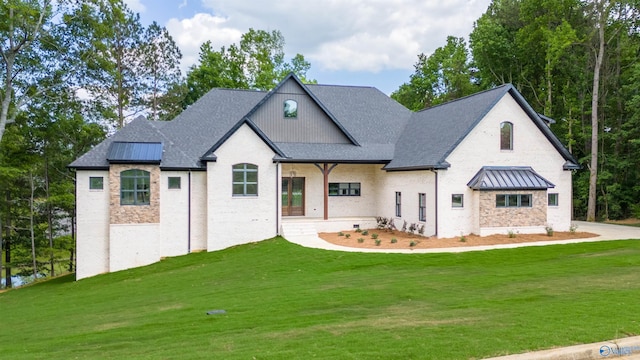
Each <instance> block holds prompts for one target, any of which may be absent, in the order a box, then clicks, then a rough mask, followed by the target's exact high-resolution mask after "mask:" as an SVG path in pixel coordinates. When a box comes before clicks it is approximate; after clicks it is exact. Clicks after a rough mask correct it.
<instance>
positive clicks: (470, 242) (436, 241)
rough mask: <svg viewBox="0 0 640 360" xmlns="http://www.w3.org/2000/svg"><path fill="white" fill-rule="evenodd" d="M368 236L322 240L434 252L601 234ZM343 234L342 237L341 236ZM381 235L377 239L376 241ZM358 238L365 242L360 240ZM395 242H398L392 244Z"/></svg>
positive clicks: (338, 235)
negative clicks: (454, 248)
mask: <svg viewBox="0 0 640 360" xmlns="http://www.w3.org/2000/svg"><path fill="white" fill-rule="evenodd" d="M367 231H368V234H367V235H363V233H364V230H363V232H360V233H358V232H356V231H343V232H341V233H320V234H318V235H319V236H320V238H322V239H324V240H325V241H328V242H330V243H332V244H336V245H341V246H347V247H352V248H371V249H431V248H447V247H460V246H480V245H497V244H515V243H526V242H536V241H549V242H553V241H558V240H567V239H584V238H590V237H596V236H598V235H597V234H592V233H588V232H553V235H552V236H548V235H547V234H546V233H545V234H518V233H514V234H513V235H512V237H509V235H506V234H505V235H490V236H477V235H466V236H461V237H456V238H436V237H424V236H421V235H418V234H410V233H406V232H402V231H398V230H393V231H388V230H377V229H368V230H367ZM341 234H342V235H341ZM374 234H377V240H379V242H376V239H374ZM358 239H363V240H362V241H358ZM392 239H395V241H392Z"/></svg>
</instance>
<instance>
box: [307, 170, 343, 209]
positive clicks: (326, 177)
mask: <svg viewBox="0 0 640 360" xmlns="http://www.w3.org/2000/svg"><path fill="white" fill-rule="evenodd" d="M313 165H315V166H316V167H317V168H318V169H319V170H320V172H322V176H323V178H324V219H325V220H329V173H331V170H333V169H334V168H335V167H336V166H338V164H333V165H331V167H329V164H327V163H324V164H323V166H322V167H321V166H320V165H318V164H313Z"/></svg>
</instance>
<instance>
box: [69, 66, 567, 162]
mask: <svg viewBox="0 0 640 360" xmlns="http://www.w3.org/2000/svg"><path fill="white" fill-rule="evenodd" d="M287 81H294V82H296V83H297V84H298V85H299V86H300V88H301V89H303V91H304V92H305V94H306V95H308V96H309V97H310V99H311V100H312V101H313V102H315V103H316V104H317V105H318V106H319V107H320V109H321V110H322V111H323V112H324V113H325V114H326V116H327V118H328V119H329V120H330V121H331V122H332V123H333V124H334V125H335V126H336V127H337V128H338V129H339V130H340V131H341V132H342V133H343V134H344V135H345V136H346V138H347V139H348V141H349V142H350V143H344V144H341V143H338V144H324V143H291V142H274V141H272V140H271V139H269V137H268V136H267V135H265V133H264V132H263V131H262V130H261V129H260V128H259V126H257V125H256V122H255V121H253V120H252V116H254V115H255V113H256V111H257V109H259V108H260V107H261V106H263V105H264V104H266V103H267V102H268V100H269V99H270V98H271V97H272V96H274V94H276V93H277V91H278V89H281V88H282V86H283V84H284V83H285V82H287ZM507 93H510V94H511V95H513V97H514V98H515V99H516V101H517V102H518V104H520V106H521V107H522V108H523V109H524V110H525V112H526V113H527V114H528V115H529V117H531V119H532V120H533V121H534V123H536V125H537V126H538V128H539V129H540V130H541V131H542V133H543V134H544V135H545V136H546V137H547V138H548V139H549V141H550V142H551V143H552V144H553V145H554V146H555V148H556V149H557V150H558V151H559V152H560V153H561V154H562V156H564V158H565V159H566V160H567V162H566V164H565V169H575V168H579V166H578V165H577V162H576V160H575V159H574V158H573V156H571V154H570V153H569V152H568V151H567V150H566V148H564V146H563V145H562V144H561V143H560V141H559V140H558V139H557V138H556V137H555V135H553V133H552V132H551V130H550V129H549V127H548V126H547V125H546V124H545V122H544V121H543V120H542V119H541V117H540V116H539V115H538V114H536V113H535V112H534V111H533V109H531V107H530V106H529V105H528V104H527V103H526V101H524V99H523V98H522V96H521V95H520V94H519V93H518V92H517V91H516V90H515V89H514V88H513V86H511V85H503V86H500V87H497V88H495V89H492V90H488V91H484V92H481V93H478V94H475V95H471V96H468V97H465V98H462V99H458V100H454V101H452V102H449V103H446V104H442V105H439V106H435V107H433V108H430V109H426V110H423V111H420V112H417V113H413V112H411V111H410V110H408V109H407V108H405V107H404V106H402V105H400V104H399V103H397V102H396V101H395V100H393V99H391V98H390V97H388V96H387V95H385V94H384V93H382V92H381V91H379V90H378V89H375V88H373V87H362V86H335V85H316V84H303V83H302V82H301V81H300V80H299V79H298V78H297V77H296V76H295V75H292V74H291V75H289V76H287V78H286V79H285V80H283V81H282V82H281V83H280V84H279V85H278V87H276V88H275V89H274V90H272V91H271V92H264V91H254V90H234V89H213V90H211V91H209V92H208V93H207V94H205V95H204V96H203V97H202V98H200V99H199V100H198V101H197V102H195V103H194V104H192V105H191V106H189V107H188V108H187V109H186V110H184V111H183V112H182V113H181V114H180V115H178V116H177V117H176V118H175V119H174V120H172V121H169V122H154V121H147V120H145V119H143V118H137V119H135V120H134V121H132V122H131V123H130V124H128V125H127V126H125V127H124V128H122V129H120V130H119V131H118V132H117V133H116V134H114V135H113V136H111V137H110V138H108V139H106V140H105V141H103V142H102V143H100V144H99V145H97V146H96V147H94V148H93V149H92V150H91V151H89V152H88V153H86V154H84V155H83V156H81V157H80V158H78V159H77V160H76V161H74V162H73V163H71V164H70V165H69V166H70V167H72V168H78V169H108V167H109V162H108V160H107V159H108V158H109V156H108V152H109V149H110V147H111V144H112V143H114V142H120V143H160V144H162V150H163V152H162V157H161V160H160V167H161V168H163V169H190V170H203V169H205V166H204V162H206V161H216V157H215V150H216V149H218V148H219V147H220V146H221V145H222V144H223V143H224V142H225V141H226V140H228V139H229V137H230V136H232V134H233V133H235V131H237V130H238V129H239V128H240V127H241V126H242V125H245V124H246V125H248V126H249V127H250V128H251V129H252V130H253V131H254V132H255V133H256V135H258V136H259V137H260V138H261V139H262V140H263V141H264V142H265V143H266V144H267V145H268V146H269V147H270V148H271V149H272V150H273V152H274V153H275V154H276V155H275V157H274V160H275V161H282V162H323V161H326V162H336V163H379V164H387V165H386V166H385V169H387V170H412V169H442V168H447V167H449V164H448V163H447V162H446V158H447V156H448V155H449V154H450V153H451V151H453V149H455V148H456V146H458V144H459V143H460V142H461V141H462V140H463V139H464V137H465V136H467V135H468V134H469V132H470V131H471V130H472V129H473V127H474V126H476V125H477V123H478V122H479V121H481V119H482V118H483V117H484V116H485V115H486V114H487V113H488V111H489V110H491V108H492V107H493V106H494V105H495V104H496V103H497V102H498V101H499V100H500V99H501V98H502V97H503V96H504V95H505V94H507Z"/></svg>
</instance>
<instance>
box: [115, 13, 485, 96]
mask: <svg viewBox="0 0 640 360" xmlns="http://www.w3.org/2000/svg"><path fill="white" fill-rule="evenodd" d="M125 2H126V3H127V4H128V5H129V7H131V8H132V9H133V10H134V11H136V12H138V13H140V17H141V19H142V22H143V23H144V24H149V23H151V22H152V21H156V22H158V23H159V24H160V25H163V26H165V27H166V28H167V29H168V30H169V32H170V33H171V35H172V36H173V38H174V40H175V41H176V43H177V44H178V46H179V47H180V50H181V51H182V54H183V60H182V69H183V73H184V72H185V70H186V69H187V68H188V67H189V66H190V65H192V64H194V63H195V62H196V61H197V57H198V49H199V47H200V44H202V43H203V42H205V41H207V40H210V41H211V42H212V44H213V46H214V48H216V49H218V48H220V47H221V46H228V45H229V44H232V43H237V42H238V41H239V40H240V36H241V35H242V34H243V33H245V32H247V31H248V30H249V29H250V28H254V29H260V30H268V31H271V30H279V31H280V32H281V33H282V35H283V36H284V38H285V41H286V45H285V53H286V56H287V59H290V58H291V57H293V56H294V55H295V54H297V53H300V54H302V55H304V57H305V59H306V60H307V61H309V62H310V63H311V70H310V71H309V73H308V74H307V75H308V76H309V77H310V78H312V79H316V80H317V81H318V83H321V84H339V85H363V86H374V87H377V88H378V89H380V90H382V91H383V92H385V93H387V94H390V93H391V92H393V91H394V90H396V89H397V88H398V87H399V86H400V85H401V84H402V83H405V82H407V81H408V80H409V75H411V73H413V65H414V64H415V63H416V61H417V58H418V54H420V53H425V54H431V53H432V52H433V51H434V50H435V49H436V48H438V47H440V46H443V45H444V44H445V42H446V38H447V36H449V35H452V36H457V37H465V38H467V37H468V35H469V33H470V32H471V30H472V28H473V22H474V21H475V20H477V19H478V18H479V17H480V15H482V14H483V13H484V12H485V11H486V9H487V7H488V6H489V3H490V0H448V1H442V0H438V1H434V0H340V1H338V0H306V1H304V2H302V1H295V0H271V1H259V0H231V1H227V0H125Z"/></svg>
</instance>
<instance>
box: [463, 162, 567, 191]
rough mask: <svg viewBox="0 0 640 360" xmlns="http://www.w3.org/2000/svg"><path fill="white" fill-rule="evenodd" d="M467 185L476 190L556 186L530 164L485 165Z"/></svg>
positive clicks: (531, 188)
mask: <svg viewBox="0 0 640 360" xmlns="http://www.w3.org/2000/svg"><path fill="white" fill-rule="evenodd" d="M467 186H469V187H470V188H472V189H474V190H546V189H549V188H553V187H555V185H554V184H552V183H551V182H549V181H548V180H547V179H545V178H543V177H542V176H540V175H539V174H538V173H536V172H535V171H534V170H533V168H531V167H529V166H505V167H502V166H485V167H483V168H482V169H480V171H478V172H477V173H476V175H474V177H473V178H472V179H471V180H470V181H469V183H468V184H467Z"/></svg>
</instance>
